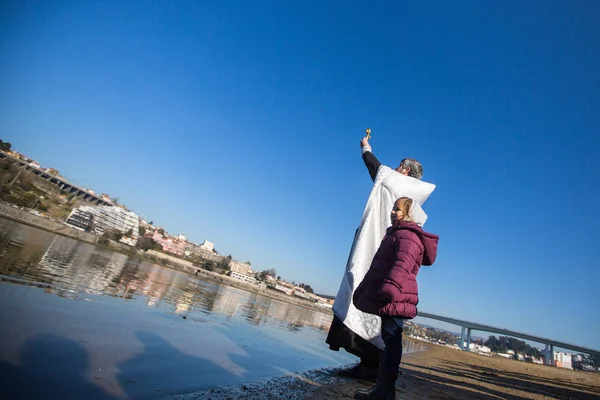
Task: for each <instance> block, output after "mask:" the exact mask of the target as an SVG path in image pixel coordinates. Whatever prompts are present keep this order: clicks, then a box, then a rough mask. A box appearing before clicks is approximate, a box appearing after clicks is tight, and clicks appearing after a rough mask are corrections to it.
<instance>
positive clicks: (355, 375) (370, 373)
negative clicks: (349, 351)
mask: <svg viewBox="0 0 600 400" xmlns="http://www.w3.org/2000/svg"><path fill="white" fill-rule="evenodd" d="M377 370H378V369H377V368H370V367H369V366H367V365H366V364H365V363H363V362H360V363H359V364H357V365H355V366H354V367H352V368H348V369H342V370H337V371H335V373H336V374H337V375H339V376H343V377H344V378H352V379H359V380H365V381H369V382H376V381H377V375H378V371H377Z"/></svg>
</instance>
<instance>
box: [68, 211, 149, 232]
mask: <svg viewBox="0 0 600 400" xmlns="http://www.w3.org/2000/svg"><path fill="white" fill-rule="evenodd" d="M78 210H80V211H81V212H86V213H90V214H93V216H94V217H93V227H94V228H93V229H94V233H96V234H99V235H102V234H103V233H104V232H106V231H108V230H116V231H119V232H121V233H124V234H125V233H127V232H129V231H130V230H131V237H132V238H133V239H137V237H138V235H139V231H140V218H139V217H138V216H137V214H136V213H134V212H133V211H128V210H125V209H124V208H121V207H116V206H98V207H90V206H81V207H79V208H78Z"/></svg>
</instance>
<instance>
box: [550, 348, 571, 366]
mask: <svg viewBox="0 0 600 400" xmlns="http://www.w3.org/2000/svg"><path fill="white" fill-rule="evenodd" d="M553 355H554V365H555V366H556V367H557V368H565V369H573V363H572V357H571V354H570V353H562V352H557V351H555V352H554V354H553Z"/></svg>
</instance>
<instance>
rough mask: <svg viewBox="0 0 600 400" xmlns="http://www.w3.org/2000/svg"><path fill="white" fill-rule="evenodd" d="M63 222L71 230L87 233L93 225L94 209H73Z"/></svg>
mask: <svg viewBox="0 0 600 400" xmlns="http://www.w3.org/2000/svg"><path fill="white" fill-rule="evenodd" d="M65 222H66V223H67V225H70V226H72V227H73V228H76V229H79V230H82V231H84V232H89V231H91V230H92V227H93V223H94V208H93V207H88V206H83V207H79V208H75V209H73V210H72V211H71V214H69V217H68V218H67V220H66V221H65Z"/></svg>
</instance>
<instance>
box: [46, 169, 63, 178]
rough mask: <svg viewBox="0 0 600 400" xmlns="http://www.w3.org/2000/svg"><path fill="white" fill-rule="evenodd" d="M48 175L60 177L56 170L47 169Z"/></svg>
mask: <svg viewBox="0 0 600 400" xmlns="http://www.w3.org/2000/svg"><path fill="white" fill-rule="evenodd" d="M46 173H47V174H48V175H52V176H60V174H59V173H58V170H57V169H56V168H46Z"/></svg>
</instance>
